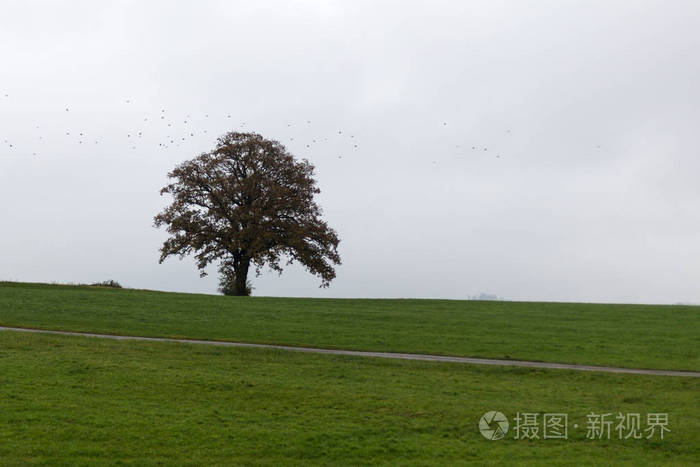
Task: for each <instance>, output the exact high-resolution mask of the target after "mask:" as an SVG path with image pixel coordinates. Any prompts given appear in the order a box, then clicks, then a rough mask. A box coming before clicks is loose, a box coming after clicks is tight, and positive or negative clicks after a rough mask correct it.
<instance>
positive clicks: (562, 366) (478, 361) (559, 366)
mask: <svg viewBox="0 0 700 467" xmlns="http://www.w3.org/2000/svg"><path fill="white" fill-rule="evenodd" d="M0 331H17V332H33V333H40V334H58V335H64V336H84V337H97V338H100V339H114V340H133V341H146V342H177V343H180V344H204V345H218V346H223V347H252V348H258V349H278V350H287V351H293V352H307V353H316V354H327V355H351V356H354V357H379V358H395V359H402V360H421V361H428V362H453V363H470V364H475V365H499V366H523V367H529V368H549V369H556V370H576V371H599V372H603V373H629V374H634V375H657V376H685V377H690V378H699V377H700V372H697V371H678V370H645V369H637V368H616V367H610V366H592V365H574V364H569V363H548V362H532V361H526V360H497V359H490V358H471V357H446V356H442V355H426V354H410V353H394V352H368V351H361V350H336V349H315V348H311V347H293V346H288V345H272V344H248V343H245V342H226V341H206V340H197V339H172V338H167V337H138V336H118V335H111V334H94V333H89V332H71V331H49V330H46V329H29V328H17V327H5V326H0Z"/></svg>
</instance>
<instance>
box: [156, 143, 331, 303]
mask: <svg viewBox="0 0 700 467" xmlns="http://www.w3.org/2000/svg"><path fill="white" fill-rule="evenodd" d="M313 172H314V167H313V165H311V164H310V163H309V162H308V161H307V160H301V161H298V160H295V158H294V157H293V156H292V155H291V154H290V153H289V152H287V150H286V149H285V147H284V146H282V145H281V144H280V143H279V142H277V141H273V140H267V139H264V138H263V137H262V136H261V135H259V134H256V133H237V132H232V133H228V134H226V135H224V136H222V137H221V138H219V139H218V141H217V145H216V147H215V148H214V149H213V150H212V151H210V152H207V153H203V154H201V155H200V156H198V157H196V158H195V159H192V160H189V161H186V162H183V163H182V164H180V165H178V166H177V167H176V168H175V169H174V170H173V171H172V172H170V173H169V174H168V177H169V178H170V179H171V183H170V184H168V185H167V186H165V187H164V188H163V189H162V190H161V194H168V195H171V196H172V198H173V201H172V203H171V204H170V205H169V206H167V207H166V208H165V209H164V210H163V211H162V212H161V213H159V214H158V215H157V216H156V217H155V225H156V226H157V227H161V226H165V227H166V229H167V231H168V233H169V234H170V237H169V238H168V239H167V240H166V241H165V242H164V243H163V246H162V248H161V250H160V251H161V257H160V261H161V262H163V261H164V260H165V259H166V258H167V257H169V256H171V255H178V256H179V257H180V258H183V257H184V256H186V255H189V254H194V256H195V258H196V260H197V267H198V268H199V270H200V274H201V275H202V276H204V275H206V272H205V268H206V267H207V266H208V265H209V264H211V263H218V265H219V272H220V274H221V290H222V291H223V292H224V293H226V294H230V295H249V294H250V290H251V287H250V283H249V281H248V272H249V269H250V268H251V266H252V267H254V268H255V269H256V271H257V272H258V273H259V272H260V270H261V268H262V267H263V266H268V267H270V268H271V269H272V270H275V271H278V272H280V273H281V272H282V262H285V264H292V263H293V262H299V263H301V264H302V265H304V266H305V267H306V268H307V269H308V271H309V272H311V273H312V274H314V275H317V276H319V277H320V278H321V287H327V286H328V285H329V283H330V282H331V281H332V280H333V279H334V278H335V269H334V265H338V264H340V256H339V255H338V251H337V249H338V243H339V239H338V236H337V234H336V232H335V231H334V230H333V229H331V228H330V227H329V226H328V224H326V222H325V221H323V220H322V219H321V215H322V211H321V208H320V207H319V206H318V204H317V203H316V202H315V200H314V196H315V195H316V194H318V193H319V192H320V190H319V189H318V187H317V186H316V181H315V180H314V178H313V175H314V173H313Z"/></svg>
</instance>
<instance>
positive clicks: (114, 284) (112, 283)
mask: <svg viewBox="0 0 700 467" xmlns="http://www.w3.org/2000/svg"><path fill="white" fill-rule="evenodd" d="M90 285H91V286H93V287H111V288H113V289H121V288H122V286H121V284H120V283H119V282H117V281H113V280H111V279H110V280H108V281H102V282H95V283H94V284H90Z"/></svg>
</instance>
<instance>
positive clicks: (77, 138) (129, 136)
mask: <svg viewBox="0 0 700 467" xmlns="http://www.w3.org/2000/svg"><path fill="white" fill-rule="evenodd" d="M0 96H2V97H4V99H5V100H7V99H9V98H10V95H9V94H8V93H4V94H0ZM131 104H132V100H131V99H125V100H124V101H123V105H125V106H129V105H131ZM63 111H64V112H65V113H66V114H70V113H71V112H72V109H71V107H70V106H67V107H65V109H63ZM232 118H233V117H232V115H231V114H230V113H228V114H223V115H215V114H212V115H211V116H210V114H209V113H204V114H201V115H199V116H198V118H197V119H196V120H197V123H198V124H197V125H195V124H194V122H193V120H194V119H193V118H192V114H184V115H179V116H175V115H172V114H171V112H169V111H168V109H166V108H160V109H158V110H156V111H155V112H151V114H150V115H142V116H141V121H140V122H139V125H136V126H134V127H132V128H134V129H133V130H132V131H127V132H125V133H124V135H123V140H124V142H125V143H126V147H127V148H130V149H131V150H136V149H137V148H139V147H140V146H145V145H152V146H151V147H153V148H154V149H160V150H168V149H171V148H179V147H181V145H184V144H185V143H187V142H188V141H189V140H191V139H195V137H201V136H205V137H214V136H218V135H217V134H213V133H215V132H218V129H217V130H215V131H212V132H211V133H210V131H209V128H208V127H209V126H210V125H207V122H209V123H211V124H212V125H211V127H219V126H222V123H225V125H223V127H224V128H229V129H232V128H231V125H230V123H229V122H230V121H231V120H232ZM222 120H223V122H222ZM215 122H216V124H215ZM52 123H53V124H54V125H55V123H56V122H52ZM311 125H312V121H311V120H303V121H302V122H300V123H296V122H288V123H287V124H286V126H287V128H288V129H289V130H291V131H294V129H295V127H299V126H304V127H306V128H305V129H304V131H302V132H299V133H298V134H297V135H296V137H295V136H291V135H289V136H288V137H287V138H286V140H287V141H286V143H287V144H289V145H294V146H296V147H297V148H299V147H301V148H306V149H309V150H310V149H311V148H312V147H315V146H317V145H320V144H323V143H328V142H329V139H332V140H333V141H334V142H335V143H341V144H342V145H341V146H340V149H342V151H340V152H342V154H337V155H336V157H337V158H338V159H342V158H343V154H348V151H357V150H358V149H359V148H360V144H359V138H357V137H356V135H355V134H352V133H346V132H344V131H343V130H342V129H339V130H336V131H337V132H336V133H335V134H329V135H326V136H317V137H306V136H299V135H302V134H306V133H308V130H309V129H310V128H311ZM440 126H442V127H443V128H445V127H448V124H447V122H440ZM239 131H246V122H241V123H240V126H239ZM34 132H35V138H36V140H35V141H39V142H45V135H44V134H43V132H42V127H41V126H40V125H35V127H34ZM63 133H64V134H63V135H62V136H63V137H64V138H67V139H68V142H69V143H72V144H75V145H78V146H83V145H100V144H101V141H102V140H101V139H100V138H99V137H94V136H93V135H92V134H91V132H89V131H87V130H85V129H81V130H77V131H74V130H71V129H65V131H64V132H63ZM505 133H506V134H510V133H511V130H510V129H507V130H505ZM147 136H150V138H146V137H147ZM283 142H284V141H283ZM3 144H4V145H5V146H6V148H7V149H8V150H9V151H12V152H16V153H19V152H21V153H24V154H32V155H33V156H38V155H39V153H38V152H37V150H36V149H33V150H28V148H27V147H24V148H23V147H18V145H17V144H15V143H14V142H13V141H11V140H10V139H8V138H3ZM27 146H28V145H27ZM333 147H334V149H336V150H337V149H338V148H339V147H338V145H337V144H336V145H335V146H333ZM454 147H455V149H456V150H460V151H461V150H463V149H467V150H469V148H470V147H471V151H472V152H480V153H489V147H487V146H480V145H471V146H470V145H462V144H455V146H454ZM598 148H600V146H598ZM489 154H492V155H493V157H495V158H496V159H500V158H501V154H500V152H499V151H494V152H492V153H489ZM432 163H433V164H437V163H438V160H437V159H433V160H432Z"/></svg>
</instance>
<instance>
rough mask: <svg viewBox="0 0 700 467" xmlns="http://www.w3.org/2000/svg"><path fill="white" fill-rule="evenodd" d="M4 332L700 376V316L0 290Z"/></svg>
mask: <svg viewBox="0 0 700 467" xmlns="http://www.w3.org/2000/svg"><path fill="white" fill-rule="evenodd" d="M0 325H6V326H28V327H38V328H45V329H62V330H72V331H94V332H101V333H112V334H131V335H141V336H165V337H189V338H197V339H218V340H231V341H245V342H256V343H275V344H287V345H300V346H312V347H325V348H346V349H355V350H378V351H399V352H414V353H432V354H442V355H458V356H469V357H491V358H512V359H524V360H542V361H550V362H563V363H582V364H594V365H610V366H623V367H636V368H657V369H675V370H696V371H697V370H700V351H699V350H700V332H698V330H700V307H689V306H646V305H595V304H567V303H516V302H476V301H450V300H355V299H328V300H326V299H295V298H262V297H248V298H238V297H220V296H212V295H195V294H175V293H163V292H150V291H139V290H119V289H104V288H91V287H71V286H58V285H42V284H18V283H0Z"/></svg>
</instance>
